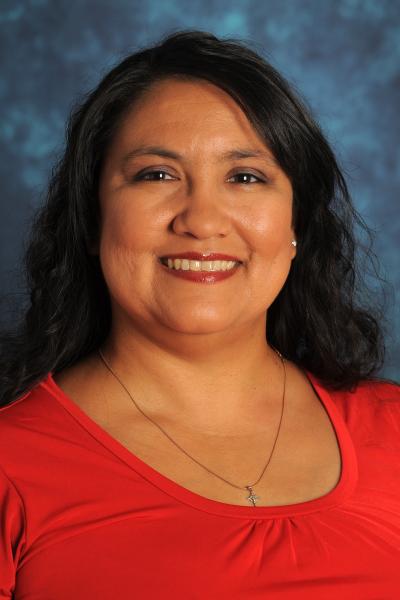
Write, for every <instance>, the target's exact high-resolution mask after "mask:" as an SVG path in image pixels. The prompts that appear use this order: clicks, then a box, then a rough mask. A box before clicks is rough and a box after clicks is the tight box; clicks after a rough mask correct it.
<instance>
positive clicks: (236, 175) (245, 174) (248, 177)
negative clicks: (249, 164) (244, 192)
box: [230, 172, 265, 185]
mask: <svg viewBox="0 0 400 600" xmlns="http://www.w3.org/2000/svg"><path fill="white" fill-rule="evenodd" d="M232 177H244V178H245V180H244V181H239V183H244V184H245V185H247V184H249V183H265V181H263V180H262V179H261V178H260V177H257V176H256V175H254V174H253V173H246V172H243V173H235V175H232ZM232 177H230V179H232ZM251 177H253V178H254V179H255V180H256V181H250V178H251Z"/></svg>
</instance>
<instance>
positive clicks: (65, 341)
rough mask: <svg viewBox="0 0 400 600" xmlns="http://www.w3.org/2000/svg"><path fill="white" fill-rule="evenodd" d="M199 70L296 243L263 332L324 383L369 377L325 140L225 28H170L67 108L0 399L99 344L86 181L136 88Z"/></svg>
mask: <svg viewBox="0 0 400 600" xmlns="http://www.w3.org/2000/svg"><path fill="white" fill-rule="evenodd" d="M172 77H178V78H180V79H184V80H185V79H187V80H193V79H194V80H196V79H203V80H207V81H209V82H211V83H213V84H215V85H217V86H219V87H220V88H221V89H223V90H224V91H225V92H227V93H228V94H229V95H230V96H231V97H232V98H233V99H234V100H235V101H236V102H237V103H238V105H239V106H240V107H241V108H242V109H243V110H244V112H245V114H246V115H247V117H248V119H249V121H250V122H251V123H252V125H253V127H254V128H255V130H256V131H257V132H258V133H259V134H260V135H261V136H262V139H263V140H265V144H266V145H267V146H268V147H269V148H270V149H271V151H272V152H273V154H274V156H275V158H276V159H277V161H278V163H279V165H280V166H281V168H282V169H283V171H284V172H285V173H286V175H287V176H288V178H289V179H290V181H291V184H292V187H293V192H294V203H293V224H294V230H295V235H296V239H297V240H298V247H297V255H296V257H295V259H294V260H293V261H292V265H291V270H290V273H289V276H288V278H287V280H286V282H285V284H284V286H283V288H282V290H281V291H280V293H279V295H278V296H277V298H276V299H275V301H274V302H273V304H272V305H271V307H270V308H269V310H268V328H267V331H266V338H267V340H268V343H270V344H272V345H273V346H274V347H275V348H277V349H278V350H280V352H281V353H282V354H283V355H284V356H285V357H286V358H288V359H289V360H291V361H293V362H294V363H296V364H297V365H299V366H300V367H301V368H303V369H306V370H308V371H310V372H311V373H313V374H314V375H315V376H316V377H318V378H319V379H320V380H321V381H323V382H325V384H326V385H327V386H330V387H332V388H351V387H352V386H354V385H355V384H356V383H357V382H358V381H360V380H361V379H368V378H373V377H374V376H375V374H376V373H377V371H378V369H379V368H380V367H381V365H382V363H383V356H384V346H383V340H382V337H383V336H382V333H381V329H380V326H379V316H377V314H375V315H374V313H373V310H372V309H371V308H370V307H366V306H364V302H363V297H364V296H363V293H362V289H363V288H362V287H361V283H362V281H361V279H360V278H359V276H358V269H357V268H356V254H357V252H356V251H357V245H356V241H355V239H356V238H355V226H357V227H361V229H362V230H363V231H366V232H367V233H369V231H368V228H367V227H366V225H365V224H364V222H363V221H362V219H361V217H360V216H359V215H358V213H357V212H356V211H355V209H354V207H353V206H352V202H351V198H350V195H349V192H348V188H347V185H346V181H345V178H344V176H343V174H342V172H341V170H340V168H339V166H338V164H337V161H336V159H335V156H334V153H333V151H332V149H331V148H330V146H329V144H328V142H327V140H326V139H325V137H324V135H323V134H322V132H321V130H320V128H319V126H318V124H317V123H316V122H315V120H314V119H313V118H312V116H311V112H310V110H309V109H308V107H307V106H306V103H305V102H304V101H303V100H302V99H300V97H299V95H298V94H297V93H295V92H294V91H293V90H292V89H291V88H290V86H289V84H288V83H287V81H286V80H285V79H284V78H283V77H282V76H281V75H280V74H279V73H278V72H277V71H276V70H275V69H274V68H273V67H272V66H271V65H270V64H269V63H268V62H267V61H266V60H265V59H264V58H262V57H261V56H260V55H259V54H258V53H257V52H255V51H253V50H252V49H251V48H250V47H248V46H247V45H245V44H243V43H242V42H240V41H239V40H237V39H236V40H235V39H232V38H229V39H219V38H217V37H216V36H214V35H212V34H211V33H208V32H203V31H192V30H186V31H178V32H175V33H173V34H170V35H167V36H165V37H164V38H163V39H162V40H161V41H160V42H159V43H157V44H156V45H154V46H152V47H147V48H144V49H140V50H138V51H137V52H135V53H133V54H130V55H129V56H127V57H126V58H124V59H123V60H122V61H121V62H120V63H119V64H117V66H115V67H114V68H113V69H112V70H111V71H110V72H109V73H108V74H107V75H106V76H105V77H104V78H103V80H102V81H101V82H100V84H99V85H98V86H97V88H96V89H94V90H93V91H92V92H91V93H90V94H88V95H87V97H86V98H85V99H84V101H83V102H82V103H81V104H80V105H79V106H78V107H77V108H75V109H74V110H73V111H72V114H71V116H70V120H69V123H68V127H67V133H66V147H65V152H64V154H63V156H62V158H61V160H60V161H59V163H58V164H57V166H56V167H55V169H54V171H53V174H52V178H51V181H50V184H49V188H48V193H47V198H46V202H44V203H43V206H42V207H41V208H40V209H39V210H38V212H37V214H36V215H35V218H34V220H33V223H32V230H31V231H32V233H31V237H30V240H29V243H28V244H27V247H26V253H25V258H24V263H23V264H24V269H25V274H26V283H27V286H28V290H29V294H30V300H29V304H28V306H27V307H26V310H25V312H24V313H23V314H22V315H21V320H20V323H19V325H17V327H16V328H15V329H13V330H10V329H9V330H8V331H6V332H4V333H3V334H2V337H1V354H0V357H1V360H0V382H1V393H0V404H7V403H10V402H12V401H13V400H15V399H17V398H18V397H20V396H21V395H22V394H23V393H24V392H25V393H26V392H27V391H28V390H29V389H31V388H32V387H34V385H35V384H36V383H37V382H39V381H40V380H41V379H42V378H43V377H44V376H45V375H46V374H47V373H48V372H49V371H52V372H53V373H57V372H58V371H60V370H62V369H63V368H65V367H67V366H70V365H72V364H73V363H75V362H76V361H78V360H79V359H81V358H82V357H84V356H85V355H87V354H89V353H90V352H92V351H93V350H94V349H96V348H98V347H99V346H100V345H101V344H102V342H103V341H104V340H105V339H106V337H107V335H108V333H109V330H110V326H111V309H110V301H109V294H108V290H107V287H106V285H105V282H104V278H103V275H102V272H101V268H100V264H99V259H98V257H97V256H93V255H92V254H90V253H89V251H88V248H89V246H90V244H91V243H92V242H93V240H95V239H96V238H97V235H98V230H99V207H98V181H99V174H100V171H101V168H102V163H103V160H104V156H105V153H106V150H107V148H108V147H109V145H110V143H111V141H112V139H113V136H114V134H115V132H116V130H117V128H118V126H119V124H120V123H121V120H122V118H123V117H124V115H125V114H126V113H127V111H128V110H130V109H131V108H132V106H133V104H134V103H135V101H136V100H137V99H138V98H139V97H140V96H141V94H143V93H144V92H145V91H146V90H148V89H149V88H150V87H151V86H152V84H154V83H155V82H158V81H160V80H162V79H165V78H172Z"/></svg>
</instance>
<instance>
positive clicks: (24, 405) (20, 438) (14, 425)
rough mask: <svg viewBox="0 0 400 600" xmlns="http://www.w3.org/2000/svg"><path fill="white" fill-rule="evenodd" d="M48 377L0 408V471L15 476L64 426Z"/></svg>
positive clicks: (59, 407) (61, 413)
mask: <svg viewBox="0 0 400 600" xmlns="http://www.w3.org/2000/svg"><path fill="white" fill-rule="evenodd" d="M49 377H50V374H48V375H47V376H46V377H45V378H44V379H42V381H40V382H39V383H38V384H36V385H35V386H34V387H33V388H32V389H31V390H30V391H28V392H26V393H25V394H23V395H22V396H21V397H19V398H18V399H17V400H14V401H13V402H12V403H11V404H8V405H6V406H2V407H0V468H2V469H3V470H4V471H5V473H8V474H10V476H12V474H13V471H14V467H15V466H16V465H17V464H20V465H21V467H22V466H23V465H24V464H27V463H28V462H29V460H28V457H30V458H32V457H33V455H35V454H36V452H37V451H38V449H39V448H41V447H43V446H44V445H45V444H46V440H48V439H49V436H48V435H47V434H51V433H52V432H54V430H55V425H56V424H57V423H61V422H62V419H63V412H65V411H63V410H62V408H61V406H60V404H59V403H58V402H57V400H56V398H55V397H54V394H53V393H52V390H51V386H50V385H49Z"/></svg>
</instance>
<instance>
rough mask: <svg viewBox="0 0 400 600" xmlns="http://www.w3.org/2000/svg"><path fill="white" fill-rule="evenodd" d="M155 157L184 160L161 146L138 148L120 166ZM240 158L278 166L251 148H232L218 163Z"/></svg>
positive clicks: (266, 153)
mask: <svg viewBox="0 0 400 600" xmlns="http://www.w3.org/2000/svg"><path fill="white" fill-rule="evenodd" d="M148 154H150V155H156V156H163V157H166V158H174V159H176V160H178V159H182V160H184V156H182V154H179V153H178V152H174V151H173V150H169V149H168V148H164V147H163V146H148V145H146V146H139V147H138V148H133V149H132V150H130V151H129V152H128V153H127V154H125V156H124V157H123V158H122V164H124V165H125V164H126V163H127V162H128V161H129V160H131V159H132V158H135V156H143V155H148ZM241 158H263V159H264V160H266V161H267V162H270V163H272V164H273V165H278V162H277V160H276V159H275V158H274V157H273V156H272V155H271V154H270V153H269V152H266V151H264V150H257V149H253V148H234V149H232V150H228V151H227V152H224V153H223V154H221V155H220V157H219V159H220V161H228V160H240V159H241Z"/></svg>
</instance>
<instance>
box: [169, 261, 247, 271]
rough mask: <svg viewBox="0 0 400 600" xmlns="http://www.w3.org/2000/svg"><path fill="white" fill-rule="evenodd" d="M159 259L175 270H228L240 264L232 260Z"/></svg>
mask: <svg viewBox="0 0 400 600" xmlns="http://www.w3.org/2000/svg"><path fill="white" fill-rule="evenodd" d="M159 261H160V262H161V264H163V265H165V266H166V267H168V268H169V269H171V270H176V271H204V272H216V271H230V270H232V269H234V268H235V267H237V266H239V265H240V264H241V263H240V262H239V261H234V260H189V259H187V258H174V259H172V258H160V259H159Z"/></svg>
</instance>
